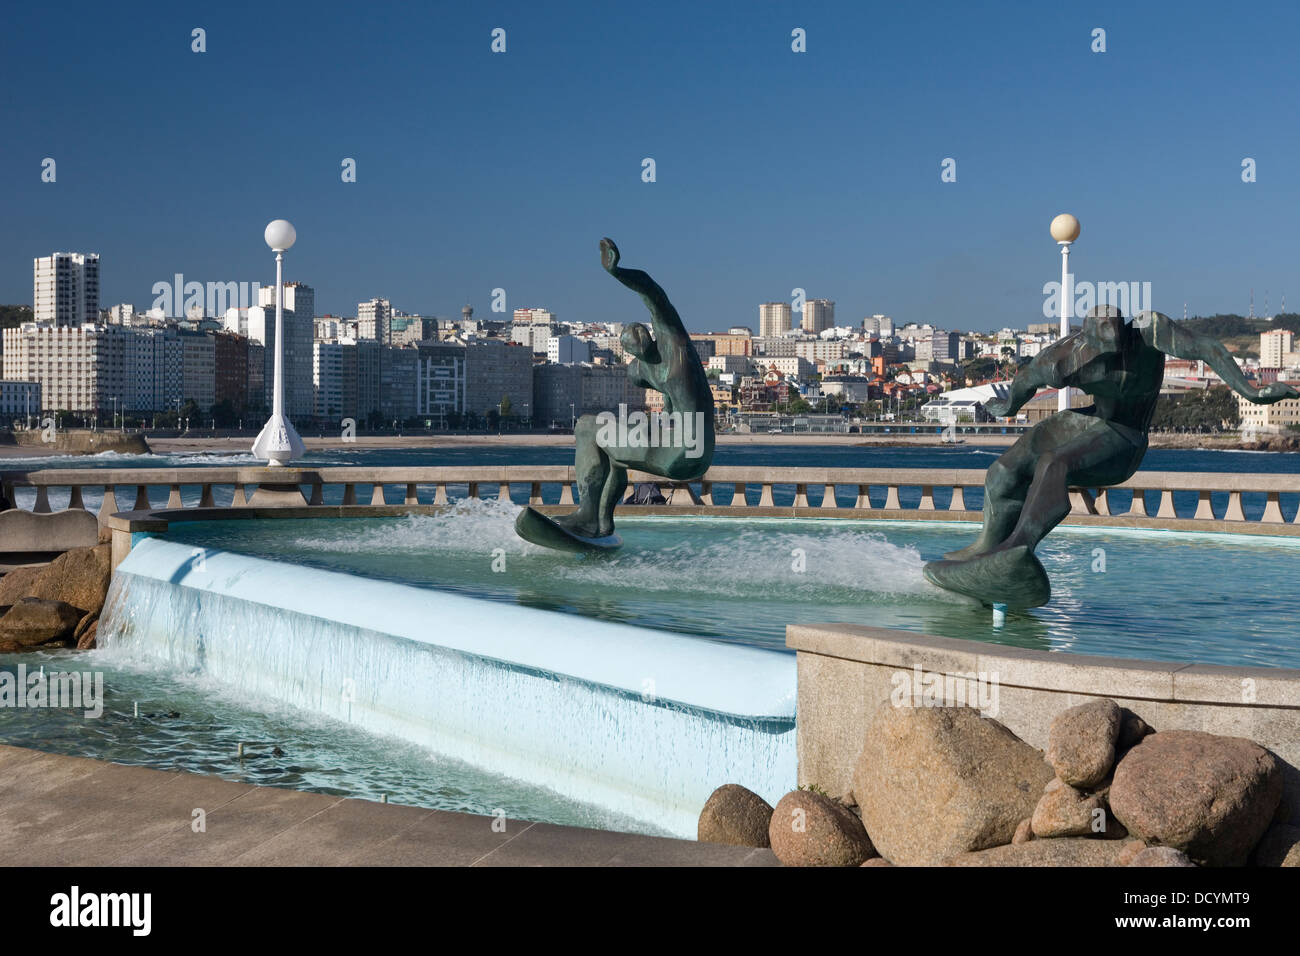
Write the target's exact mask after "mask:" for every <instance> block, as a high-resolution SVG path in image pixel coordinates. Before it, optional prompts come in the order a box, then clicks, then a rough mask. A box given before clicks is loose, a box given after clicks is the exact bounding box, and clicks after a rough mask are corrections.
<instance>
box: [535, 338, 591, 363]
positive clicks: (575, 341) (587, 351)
mask: <svg viewBox="0 0 1300 956" xmlns="http://www.w3.org/2000/svg"><path fill="white" fill-rule="evenodd" d="M546 361H548V362H551V363H552V364H559V365H572V364H573V363H574V362H590V361H591V343H590V342H588V341H587V340H586V339H580V338H578V337H577V336H576V335H552V336H551V337H550V338H549V339H547V341H546Z"/></svg>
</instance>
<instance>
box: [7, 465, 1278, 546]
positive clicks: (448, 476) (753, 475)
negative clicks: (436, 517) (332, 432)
mask: <svg viewBox="0 0 1300 956" xmlns="http://www.w3.org/2000/svg"><path fill="white" fill-rule="evenodd" d="M984 474H985V473H984V471H982V470H978V469H966V470H961V469H911V468H762V467H728V466H719V467H715V468H711V469H709V471H708V472H707V473H706V474H705V476H704V478H703V479H702V480H699V481H695V482H689V483H687V482H670V481H666V480H664V479H662V478H657V477H656V476H653V475H648V474H641V473H637V472H633V473H632V474H631V475H630V476H629V477H630V481H631V482H632V483H637V482H643V481H648V482H653V483H655V484H657V485H658V486H659V488H660V490H661V491H662V492H663V493H664V494H665V495H666V496H668V497H669V498H670V503H669V504H668V505H667V506H666V507H665V506H659V507H649V508H645V509H638V508H634V507H632V506H625V507H627V508H628V510H629V511H630V512H631V513H638V512H640V511H642V510H644V511H646V512H653V513H659V512H664V511H670V512H683V513H713V514H736V515H740V514H744V515H776V516H782V517H816V516H825V517H832V516H833V517H864V518H866V517H876V518H900V517H905V518H912V519H927V520H959V521H960V520H978V519H979V514H980V512H979V510H978V502H976V503H975V504H976V506H975V507H972V504H971V503H968V501H967V497H968V495H970V494H971V493H972V492H974V495H975V497H976V498H978V499H980V500H982V495H983V483H984ZM574 478H575V475H574V469H573V468H572V467H571V466H566V465H514V466H492V467H461V466H444V467H428V468H400V467H397V468H388V467H330V468H319V469H297V468H274V469H273V468H242V467H236V468H223V467H195V468H146V469H140V468H94V469H71V468H69V469H45V470H41V471H30V472H17V471H11V472H3V473H0V481H3V485H4V491H5V494H6V496H7V497H8V499H9V500H10V501H15V500H20V499H19V498H16V497H15V496H16V495H18V494H19V492H23V491H24V490H27V489H30V490H27V491H26V493H25V497H26V498H28V499H31V500H30V507H29V508H28V510H30V511H31V512H34V513H36V514H44V513H50V512H51V511H53V509H52V507H51V492H56V493H57V494H58V496H59V497H60V498H61V497H62V494H63V493H65V492H66V494H67V510H86V507H87V506H86V497H87V491H88V490H89V491H93V492H100V491H102V499H101V503H100V506H99V508H98V509H97V510H98V515H99V521H100V524H104V523H105V521H106V519H107V517H108V516H109V515H112V514H115V513H118V512H143V511H150V510H168V511H178V510H184V509H196V508H197V509H204V510H207V509H224V508H242V507H252V508H259V509H260V508H263V507H286V506H288V507H306V508H311V507H313V506H325V505H330V506H333V507H338V506H343V507H345V508H348V509H361V510H364V509H366V508H378V507H384V508H386V509H390V510H392V509H401V508H403V507H406V508H413V507H439V506H443V505H446V504H448V503H450V502H451V501H452V500H453V499H455V498H465V497H468V498H499V497H503V496H504V497H508V498H510V499H511V500H513V501H515V502H516V503H518V504H523V503H525V502H527V503H529V504H532V505H534V506H538V507H541V508H542V509H544V510H549V509H552V508H557V509H558V508H562V507H568V506H572V505H573V504H574V501H575V498H574V488H573V483H574ZM215 489H221V491H222V493H221V494H220V495H219V496H218V495H217V494H216V493H215V491H214V490H215ZM524 489H526V495H525V494H523V493H522V492H523V490H524ZM183 491H184V494H183ZM544 491H545V495H544V494H543V492H544ZM163 495H166V502H165V504H164V503H163V502H162V498H163ZM227 495H229V498H228V499H227ZM1148 495H1150V496H1151V497H1150V498H1148ZM1175 495H1179V499H1180V509H1181V514H1180V513H1179V510H1176V509H1175ZM1216 495H1217V496H1218V497H1217V503H1218V507H1219V508H1220V509H1221V510H1220V513H1219V514H1217V515H1216V513H1215V503H1216V498H1215V496H1216ZM1282 495H1288V496H1290V495H1300V475H1268V474H1217V473H1184V472H1139V473H1138V474H1136V475H1135V476H1134V477H1133V478H1132V479H1130V480H1129V481H1126V482H1124V483H1123V484H1121V485H1115V486H1112V487H1110V488H1104V489H1095V488H1091V489H1090V488H1075V489H1072V490H1071V499H1072V503H1073V510H1072V515H1071V517H1070V519H1067V520H1071V521H1078V522H1083V523H1097V524H1134V523H1137V524H1142V525H1143V526H1150V527H1177V528H1180V529H1181V528H1183V527H1186V526H1188V525H1194V526H1196V527H1205V528H1207V529H1209V530H1222V528H1220V527H1219V526H1228V529H1229V530H1239V529H1246V528H1249V527H1251V526H1272V528H1271V530H1270V529H1267V528H1257V531H1256V533H1258V532H1259V531H1265V532H1266V533H1282V534H1289V533H1295V532H1296V531H1300V528H1297V527H1296V525H1297V524H1300V521H1298V520H1297V518H1300V515H1297V516H1294V517H1293V518H1292V519H1291V520H1289V521H1288V520H1287V518H1286V517H1285V516H1284V513H1283V509H1282V498H1281V496H1282ZM1243 496H1250V497H1251V499H1252V500H1251V502H1250V506H1249V509H1247V508H1244V507H1243V500H1244V499H1243ZM218 497H220V499H221V502H220V503H218ZM1130 497H1131V499H1132V501H1131V504H1130V505H1129V507H1128V509H1127V510H1124V507H1123V506H1124V503H1125V501H1126V499H1128V498H1130ZM1290 507H1291V505H1290V502H1289V501H1288V510H1289V509H1290ZM331 510H332V509H331ZM1248 510H1249V511H1251V512H1253V513H1252V514H1251V515H1250V516H1249V517H1248V514H1247V511H1248ZM1212 526H1213V527H1212Z"/></svg>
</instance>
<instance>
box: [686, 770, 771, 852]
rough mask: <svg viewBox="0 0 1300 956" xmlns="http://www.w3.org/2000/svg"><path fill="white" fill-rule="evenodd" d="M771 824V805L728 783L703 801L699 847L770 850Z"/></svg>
mask: <svg viewBox="0 0 1300 956" xmlns="http://www.w3.org/2000/svg"><path fill="white" fill-rule="evenodd" d="M771 822H772V805H771V804H770V803H768V802H767V801H766V800H764V799H763V798H762V797H760V796H759V795H758V794H756V793H755V792H754V791H752V790H748V789H746V788H745V787H742V786H740V785H739V784H735V783H728V784H724V785H723V786H721V787H719V788H718V789H717V790H714V791H713V793H712V794H711V795H710V796H709V799H708V800H707V801H705V804H704V809H703V810H701V811H700V822H699V826H698V828H697V831H696V834H697V838H698V839H699V841H700V842H701V843H726V844H728V845H729V846H763V847H765V846H771V841H770V839H769V838H768V835H767V828H768V826H769V825H770V824H771Z"/></svg>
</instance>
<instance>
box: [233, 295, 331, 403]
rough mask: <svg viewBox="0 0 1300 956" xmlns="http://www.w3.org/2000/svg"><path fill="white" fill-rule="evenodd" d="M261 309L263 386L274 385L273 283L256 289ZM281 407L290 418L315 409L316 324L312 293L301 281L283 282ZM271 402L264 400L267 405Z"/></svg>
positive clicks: (251, 327)
mask: <svg viewBox="0 0 1300 956" xmlns="http://www.w3.org/2000/svg"><path fill="white" fill-rule="evenodd" d="M257 296H258V300H259V301H258V305H260V306H261V307H262V309H263V311H264V317H263V321H262V323H261V324H262V326H263V330H261V331H262V338H261V341H262V344H263V345H265V346H266V361H267V363H268V364H267V370H266V387H267V388H268V389H273V388H274V387H275V385H274V382H275V377H274V363H275V332H274V327H275V286H273V285H272V286H261V287H259V288H258V290H257ZM283 308H284V377H285V387H284V406H285V414H287V415H288V416H289V417H290V418H291V419H292V418H297V417H303V418H307V417H310V416H311V415H312V414H313V412H314V411H315V408H314V406H315V401H314V398H313V387H312V371H313V367H312V340H313V335H312V333H313V331H314V330H315V324H316V293H315V290H313V289H312V287H311V286H309V285H306V284H304V283H302V282H286V283H285V284H284V306H283ZM248 311H249V317H248V327H249V338H254V337H255V336H254V334H253V333H254V324H255V323H254V315H253V310H252V309H249V310H248ZM270 405H271V401H270V399H269V398H268V399H267V406H268V407H269V406H270Z"/></svg>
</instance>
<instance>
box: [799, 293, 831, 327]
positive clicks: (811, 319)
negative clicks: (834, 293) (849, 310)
mask: <svg viewBox="0 0 1300 956" xmlns="http://www.w3.org/2000/svg"><path fill="white" fill-rule="evenodd" d="M834 325H835V303H834V302H832V301H831V300H830V299H805V300H804V303H803V322H802V327H803V330H804V331H805V332H811V333H812V334H813V335H816V334H817V333H818V332H824V331H826V330H827V329H829V328H832V327H833V326H834Z"/></svg>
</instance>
